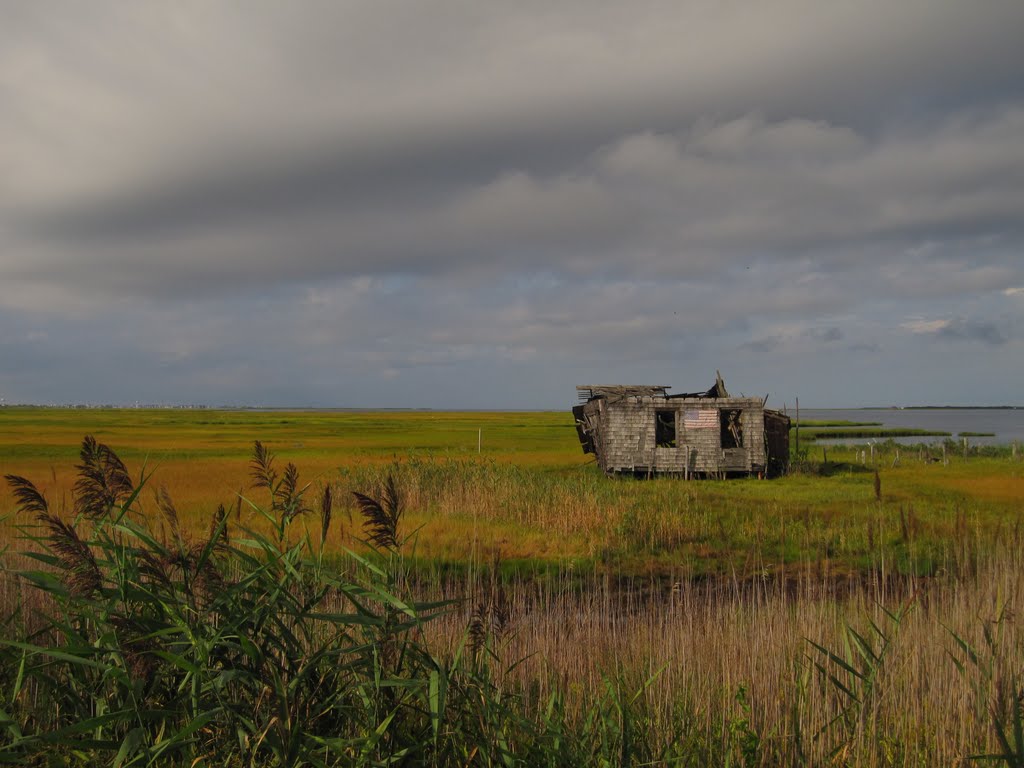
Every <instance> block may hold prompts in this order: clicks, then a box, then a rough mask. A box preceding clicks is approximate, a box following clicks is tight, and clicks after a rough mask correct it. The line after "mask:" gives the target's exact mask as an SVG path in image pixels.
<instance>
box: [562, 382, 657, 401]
mask: <svg viewBox="0 0 1024 768" xmlns="http://www.w3.org/2000/svg"><path fill="white" fill-rule="evenodd" d="M669 389H671V387H659V386H654V385H644V384H581V385H579V386H577V387H576V394H577V395H578V396H579V399H580V400H581V401H582V402H586V401H587V400H593V399H594V398H595V397H606V398H620V397H666V396H667V394H666V392H667V390H669Z"/></svg>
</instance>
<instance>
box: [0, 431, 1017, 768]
mask: <svg viewBox="0 0 1024 768" xmlns="http://www.w3.org/2000/svg"><path fill="white" fill-rule="evenodd" d="M99 445H100V444H98V443H95V441H93V443H88V444H87V445H83V452H82V455H81V456H80V457H79V463H80V466H81V467H82V468H83V469H84V470H86V471H84V472H83V469H80V470H79V471H78V472H77V474H76V476H69V480H70V483H69V486H70V490H69V491H68V493H67V494H66V495H64V498H63V499H62V500H58V501H57V502H56V503H53V502H51V500H49V499H48V498H47V496H46V494H44V493H43V492H42V491H40V489H39V488H38V487H37V486H35V485H34V484H33V483H31V482H30V481H28V480H26V479H25V478H24V477H20V476H19V477H16V478H15V479H14V480H13V481H12V482H11V485H10V487H11V490H12V491H13V494H12V498H13V500H14V502H15V504H16V505H17V506H18V507H20V511H19V512H18V515H17V519H18V522H19V524H20V525H21V526H22V528H24V529H25V530H26V533H27V534H28V535H29V537H30V538H29V540H28V541H19V542H18V547H19V549H21V550H22V551H23V552H24V554H23V555H20V556H10V555H8V556H7V557H6V562H7V563H8V568H9V569H10V568H13V567H15V566H16V567H17V570H18V572H19V574H12V573H11V572H10V570H8V571H7V572H6V573H5V577H6V578H5V579H4V580H3V582H0V588H2V590H3V599H4V602H3V605H4V606H6V608H5V610H4V611H3V614H2V617H3V622H4V625H3V626H4V628H3V630H2V636H3V637H4V638H6V640H5V642H4V644H3V650H2V651H0V686H2V689H0V699H2V703H0V732H3V733H4V739H5V740H7V741H5V742H4V744H5V746H3V747H2V749H0V756H3V757H4V758H6V759H8V760H9V761H17V762H27V763H33V762H35V763H38V764H47V763H45V762H44V761H46V760H48V761H49V763H48V764H80V763H84V762H94V763H95V762H100V763H114V764H116V763H118V762H119V763H120V764H123V765H144V764H190V763H193V762H195V761H199V763H203V764H218V765H220V764H224V765H235V764H237V765H252V764H258V765H299V764H309V765H360V764H362V765H382V764H389V761H390V763H391V764H394V763H395V762H398V763H401V762H403V761H405V762H406V763H408V764H434V765H467V764H468V765H491V764H520V765H589V764H605V765H612V764H615V765H641V764H648V765H660V764H673V765H695V766H696V765H785V764H843V765H865V766H875V765H921V766H926V765H955V764H958V763H963V762H964V761H967V760H968V759H969V758H971V757H972V756H976V757H979V758H981V757H984V756H992V759H993V760H994V761H995V762H1000V763H1003V764H1006V765H1017V764H1019V762H1014V761H1015V760H1018V761H1019V757H1020V749H1021V739H1020V738H1019V736H1018V733H1017V729H1018V728H1019V723H1020V712H1021V708H1020V699H1021V693H1022V689H1021V685H1022V680H1024V669H1022V659H1024V633H1022V632H1021V630H1020V627H1019V623H1018V622H1019V619H1018V617H1019V616H1021V615H1024V614H1022V613H1021V611H1022V609H1024V605H1022V604H1021V600H1022V597H1021V596H1022V595H1024V590H1022V587H1024V584H1022V583H1021V582H1022V574H1024V559H1022V555H1021V554H1020V552H1021V547H1020V541H1019V537H1020V525H1019V522H1018V521H1019V519H1020V514H1019V513H1020V499H1021V495H1020V494H1019V491H1018V490H1017V488H1018V485H1017V484H1018V483H1019V482H1020V479H1021V478H1020V470H1019V466H1020V465H1019V464H1012V463H1008V462H1006V461H1005V460H1004V459H1003V458H1001V457H994V458H977V457H972V458H971V459H969V460H968V461H954V462H951V463H950V464H949V465H948V466H947V465H941V466H940V465H936V464H935V463H928V462H924V461H921V462H919V463H916V464H914V465H913V466H912V467H908V466H904V467H901V468H899V469H896V470H889V469H887V468H886V467H885V464H884V462H883V463H882V468H881V469H878V475H877V476H878V477H879V480H878V482H877V484H876V480H875V478H876V474H875V469H876V468H870V467H859V466H857V465H856V463H855V462H851V461H846V462H844V463H840V462H834V463H832V464H831V465H829V466H827V467H823V466H820V465H819V466H811V467H808V468H807V471H805V472H803V473H797V474H795V475H793V476H792V477H789V478H786V479H785V480H784V481H782V482H760V481H756V480H751V481H740V482H736V483H680V482H676V481H665V480H656V481H653V482H634V481H614V480H607V479H605V478H603V477H600V476H598V475H596V474H595V473H593V472H589V471H587V470H579V469H572V470H565V469H561V470H543V469H537V468H533V467H529V466H522V465H516V464H503V463H498V462H495V461H489V460H486V459H485V460H482V461H481V460H477V459H475V458H471V457H440V458H439V457H431V456H411V457H405V458H403V460H401V461H396V460H388V461H384V462H374V463H364V464H356V465H355V466H353V467H351V468H348V469H346V470H344V471H342V472H341V473H339V474H338V475H337V476H335V477H332V478H331V479H330V480H329V481H325V480H324V478H322V477H314V478H313V479H312V480H311V481H309V482H307V481H306V480H305V479H304V478H305V475H303V476H302V477H300V475H299V470H298V469H296V468H295V466H294V465H291V466H290V467H289V464H285V466H284V467H283V469H281V468H279V467H280V465H278V464H275V462H274V457H273V456H272V455H271V454H270V452H269V451H268V450H267V449H266V448H265V447H264V446H263V445H260V446H259V447H258V448H257V449H255V450H254V451H253V455H252V457H251V458H252V461H251V465H250V467H249V469H248V472H247V473H246V474H247V475H248V476H247V477H246V478H245V480H244V483H245V485H244V487H243V489H242V494H241V495H240V496H235V499H234V503H228V504H225V505H224V506H219V505H216V504H210V505H209V506H208V507H207V510H208V511H207V512H206V513H205V515H202V516H200V515H199V514H198V513H196V512H185V513H183V512H182V511H181V510H180V509H179V508H178V507H177V506H176V505H175V503H174V501H173V500H172V498H173V497H174V496H176V495H177V493H178V490H177V488H176V487H169V490H166V491H163V492H161V491H159V490H153V482H152V480H150V478H149V477H148V476H146V475H143V476H140V477H139V479H138V480H134V479H132V476H131V475H130V474H129V473H127V468H126V467H124V465H123V464H122V463H120V460H119V459H118V460H117V461H114V460H113V457H112V454H111V453H110V452H109V449H106V448H103V449H102V450H101V449H100V447H99ZM839 456H840V457H842V456H843V454H841V453H840V454H839ZM87 457H92V458H91V459H89V458H87ZM104 457H106V458H104ZM907 463H908V464H909V462H907ZM53 474H54V475H56V474H57V472H56V471H55V472H54V473H53ZM83 476H84V477H87V478H89V479H88V484H89V485H88V487H86V486H78V485H77V481H78V480H81V479H82V477H83ZM158 477H159V479H160V480H161V481H163V479H164V478H163V477H162V476H159V475H158ZM126 478H127V480H126ZM50 479H51V481H52V479H53V476H51V478H50ZM251 486H255V487H251ZM353 491H355V492H357V493H358V494H359V495H353V494H352V492H353ZM985 493H987V494H988V495H987V496H986V495H984V494H985ZM90 499H91V501H90ZM1014 515H1016V516H1014ZM439 542H440V543H439ZM19 558H28V560H24V559H19ZM76 569H77V570H76ZM0 741H2V740H0Z"/></svg>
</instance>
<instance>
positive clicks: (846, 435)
mask: <svg viewBox="0 0 1024 768" xmlns="http://www.w3.org/2000/svg"><path fill="white" fill-rule="evenodd" d="M794 432H795V428H793V429H790V441H791V442H793V441H794V440H795V435H794ZM951 434H952V433H950V432H942V431H940V430H934V429H917V428H913V427H873V428H871V429H866V428H863V427H849V428H842V429H832V428H826V427H811V428H809V429H805V428H804V427H803V425H801V427H800V440H801V441H804V440H808V441H813V440H847V439H848V440H861V439H865V438H873V437H877V438H883V439H887V438H890V437H949V436H950V435H951Z"/></svg>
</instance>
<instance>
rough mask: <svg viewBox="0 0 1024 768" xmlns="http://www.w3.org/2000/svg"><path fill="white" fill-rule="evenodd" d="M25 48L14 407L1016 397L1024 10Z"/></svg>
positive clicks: (566, 18) (313, 21) (54, 12)
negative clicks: (654, 390) (647, 395)
mask: <svg viewBox="0 0 1024 768" xmlns="http://www.w3.org/2000/svg"><path fill="white" fill-rule="evenodd" d="M8 15H9V17H10V18H9V19H8V23H6V24H5V26H4V28H3V29H2V30H0V110H2V114H4V115H5V119H4V120H3V121H0V146H2V147H4V148H5V149H4V151H3V153H2V154H0V270H2V273H3V280H2V281H0V353H2V355H3V359H4V364H3V366H2V368H0V396H4V397H5V398H6V399H7V400H8V401H19V400H20V401H36V402H45V401H49V400H55V401H76V400H100V401H105V402H133V401H135V400H143V401H170V402H183V401H199V402H208V403H214V404H219V403H240V404H241V403H245V404H276V405H307V404H316V405H350V406H406V405H408V406H433V407H503V406H513V407H560V406H561V405H563V404H564V403H567V402H570V401H571V399H572V394H573V389H572V388H573V385H574V384H575V383H578V382H579V381H583V380H586V381H590V382H594V381H608V382H613V381H614V382H623V383H626V382H633V383H644V382H648V381H655V382H656V383H674V384H676V385H677V386H679V387H680V388H681V389H687V388H693V387H695V386H701V385H702V383H703V382H704V380H705V379H706V378H707V376H708V375H709V373H713V371H714V369H715V368H720V369H722V371H723V373H724V374H725V375H726V377H727V381H729V383H730V387H731V388H734V389H740V390H742V389H744V388H747V389H748V390H754V389H756V390H758V391H759V390H760V389H764V388H766V387H768V388H771V389H772V390H774V391H775V392H776V393H777V396H778V397H779V398H780V399H791V398H792V397H793V396H800V397H801V398H802V399H803V400H804V402H809V403H812V404H819V405H859V404H867V403H886V404H887V403H889V402H894V401H897V402H951V401H959V402H977V401H978V400H979V398H981V399H983V400H985V401H987V402H1005V401H1014V400H1017V399H1019V396H1018V395H1017V393H1016V390H1015V388H1014V387H1013V385H1012V383H1011V382H1012V381H1014V380H1016V381H1019V380H1020V379H1021V374H1024V354H1021V352H1022V351H1024V349H1022V347H1024V341H1022V338H1021V336H1022V334H1021V318H1022V314H1024V305H1022V303H1021V302H1020V301H1019V298H1020V295H1019V292H1020V286H1021V285H1024V259H1022V245H1024V224H1022V222H1024V57H1021V56H1020V55H1019V53H1018V48H1019V41H1018V34H1017V31H1018V30H1019V29H1021V28H1024V7H1022V6H1021V5H1020V4H1019V3H1015V2H1002V3H1000V2H993V3H990V4H986V7H985V10H984V12H981V11H979V9H977V8H968V7H966V6H959V7H957V6H954V7H939V6H938V5H937V4H935V3H930V2H909V3H902V4H899V6H898V7H893V6H892V5H891V4H886V3H881V2H878V3H870V2H869V3H850V4H843V3H840V4H831V5H821V4H808V3H796V2H770V3H762V4H759V5H757V6H755V7H754V8H751V7H747V6H741V5H740V4H730V3H721V4H716V5H713V6H710V7H709V6H706V5H705V4H700V3H661V2H653V1H651V2H647V1H644V2H637V3H631V4H627V5H623V4H614V3H608V4H600V3H599V4H592V3H587V4H585V5H584V4H573V3H568V4H560V5H559V6H558V7H557V8H551V7H548V6H547V5H545V4H539V3H522V4H515V5H514V6H500V5H499V6H493V7H490V6H481V7H476V6H466V5H465V4H461V3H447V2H438V3H431V4H429V5H422V6H412V7H407V6H403V7H398V6H392V5H390V4H388V3H376V2H375V3H369V2H366V3H360V2H349V3H338V4H329V3H325V4H315V3H314V4H309V5H304V6H302V8H300V9H296V8H286V7H284V6H280V5H277V4H272V3H264V4H260V3H256V4H246V5H245V6H244V7H243V6H242V5H241V4H234V3H227V2H225V3H206V4H192V5H189V4H184V5H179V6H177V7H173V8H172V7H167V8H162V7H145V6H139V7H130V6H124V5H122V4H113V3H111V4H106V3H96V4H91V5H90V6H89V7H88V8H84V7H83V8H75V7H73V6H71V7H69V6H64V5H58V4H57V3H48V2H44V3H39V4H32V5H31V6H26V7H22V8H19V9H17V10H14V11H11V12H10V13H9V14H8ZM951 349H955V350H956V354H957V356H958V359H959V360H961V363H962V364H961V365H958V366H957V367H956V369H955V370H950V371H948V372H946V373H945V375H941V376H937V375H933V373H932V372H934V371H937V370H939V369H941V368H942V367H943V366H944V365H945V364H946V363H947V362H948V360H949V354H950V350H951ZM971 367H973V369H974V370H975V371H977V370H984V371H985V372H986V375H985V376H984V377H982V381H984V382H985V387H988V388H989V389H985V387H979V382H978V381H977V380H976V379H977V377H976V376H972V375H971V372H970V370H971Z"/></svg>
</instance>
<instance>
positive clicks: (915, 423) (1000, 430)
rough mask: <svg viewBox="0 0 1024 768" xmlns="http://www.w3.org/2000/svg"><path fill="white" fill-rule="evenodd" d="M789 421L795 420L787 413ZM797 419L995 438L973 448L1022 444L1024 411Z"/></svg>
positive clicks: (835, 412) (807, 413)
mask: <svg viewBox="0 0 1024 768" xmlns="http://www.w3.org/2000/svg"><path fill="white" fill-rule="evenodd" d="M789 416H790V418H791V419H794V421H795V417H796V412H795V411H794V410H792V409H791V410H790V411H789ZM800 419H801V421H804V420H812V419H813V420H815V421H819V420H820V421H826V420H827V421H877V422H881V423H882V426H885V427H907V428H915V429H931V430H937V431H942V432H952V433H953V437H954V438H955V437H956V436H957V435H958V434H959V433H960V432H994V433H995V437H971V438H969V439H970V441H971V443H972V444H973V445H992V444H1009V443H1012V442H1014V441H1017V442H1020V443H1024V408H1007V409H1002V408H999V409H996V408H992V409H988V408H986V409H974V408H934V409H927V410H918V409H912V408H834V409H823V408H801V409H800ZM943 439H944V438H941V437H909V438H899V439H898V441H899V442H902V443H922V442H924V443H927V442H933V441H938V442H941V441H942V440H943ZM818 442H819V443H831V442H866V440H864V439H863V438H862V439H859V440H856V441H854V440H840V441H832V440H827V441H826V440H819V441H818Z"/></svg>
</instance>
